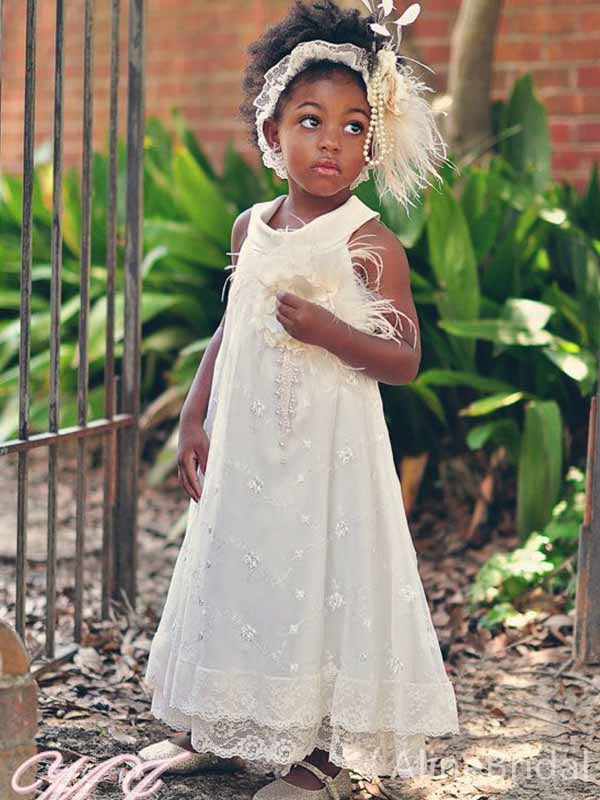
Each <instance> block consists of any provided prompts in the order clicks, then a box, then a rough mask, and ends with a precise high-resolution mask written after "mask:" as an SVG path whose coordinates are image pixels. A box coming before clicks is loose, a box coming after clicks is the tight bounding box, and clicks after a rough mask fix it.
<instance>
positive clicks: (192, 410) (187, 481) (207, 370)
mask: <svg viewBox="0 0 600 800" xmlns="http://www.w3.org/2000/svg"><path fill="white" fill-rule="evenodd" d="M248 219H249V212H247V211H245V212H244V213H243V214H240V216H239V217H238V218H237V219H236V221H235V223H234V225H233V229H232V231H231V251H232V264H233V265H235V264H236V263H237V255H236V254H237V253H238V252H239V250H240V247H241V246H242V243H243V241H244V239H245V238H246V234H247V231H248ZM224 324H225V314H223V318H222V319H221V322H220V323H219V327H218V328H217V330H216V331H215V332H214V334H213V337H212V339H211V340H210V344H209V345H208V347H207V348H206V350H205V351H204V354H203V356H202V359H201V361H200V366H199V367H198V370H197V371H196V374H195V375H194V380H193V381H192V385H191V386H190V390H189V392H188V394H187V397H186V398H185V402H184V404H183V407H182V409H181V414H180V420H179V441H178V443H177V473H178V476H179V482H180V484H181V485H182V486H183V488H184V490H185V491H186V493H187V494H188V495H189V496H190V497H191V498H192V500H194V501H195V502H196V503H197V502H198V501H199V499H200V496H201V494H202V489H201V487H200V481H199V480H198V473H197V471H196V470H197V467H198V465H200V469H201V470H202V472H203V473H205V472H206V463H207V461H208V451H209V447H210V442H209V439H208V435H207V433H206V431H205V430H204V422H205V420H206V412H207V410H208V403H209V400H210V394H211V390H212V381H213V375H214V371H215V361H216V360H217V355H218V354H219V349H220V347H221V341H222V339H223V327H224Z"/></svg>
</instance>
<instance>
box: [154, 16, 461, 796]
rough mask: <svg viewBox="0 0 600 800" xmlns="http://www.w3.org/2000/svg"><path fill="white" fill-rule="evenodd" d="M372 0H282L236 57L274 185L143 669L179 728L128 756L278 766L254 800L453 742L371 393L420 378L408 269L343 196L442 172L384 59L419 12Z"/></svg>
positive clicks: (421, 121) (407, 186)
mask: <svg viewBox="0 0 600 800" xmlns="http://www.w3.org/2000/svg"><path fill="white" fill-rule="evenodd" d="M415 5H416V4H415ZM388 6H390V7H391V2H390V3H389V4H388V3H387V2H384V3H382V7H381V8H377V9H372V11H373V13H372V14H371V16H370V17H366V16H362V15H361V14H360V13H359V12H358V11H356V10H354V11H346V10H341V9H340V8H339V7H338V6H337V5H336V4H335V3H334V2H331V0H323V2H319V3H316V4H315V5H313V6H311V5H307V4H305V3H303V2H300V1H299V0H298V1H297V2H296V4H295V6H294V7H293V9H292V10H291V12H290V13H289V15H288V16H287V17H286V18H285V19H284V20H283V21H282V22H280V23H279V24H278V25H276V26H274V27H272V28H271V29H270V30H268V31H267V32H266V33H265V34H264V35H263V36H262V38H260V39H259V40H258V41H257V42H256V43H254V44H253V45H252V47H251V48H250V55H251V60H250V63H249V65H248V67H247V70H246V74H245V79H244V89H245V95H246V97H245V101H244V103H243V105H242V107H241V110H242V112H243V114H244V116H245V118H246V119H247V120H248V122H249V123H250V125H251V130H252V131H253V140H254V141H255V142H256V143H257V144H258V146H259V147H260V149H261V151H262V153H263V159H264V162H265V164H267V165H268V166H269V167H272V168H273V169H275V170H276V172H277V174H278V175H280V176H281V177H286V178H287V180H288V187H289V188H288V194H286V195H282V196H279V197H277V198H275V199H274V200H271V201H268V202H264V203H258V204H256V205H254V206H253V207H252V208H251V209H249V210H248V211H246V212H244V213H243V214H241V215H240V217H239V218H238V219H237V220H236V222H235V224H234V226H233V231H232V251H233V255H234V258H233V261H234V264H233V265H232V267H231V268H232V275H231V276H230V277H231V278H232V282H231V286H230V292H229V298H228V307H227V313H226V315H225V317H224V320H223V321H222V322H221V324H220V326H219V328H218V330H217V332H216V333H215V335H214V337H213V340H212V342H211V345H210V346H209V348H208V349H207V351H206V353H205V355H204V357H203V359H202V363H201V365H200V368H199V370H198V373H197V375H196V377H195V379H194V383H193V385H192V387H191V389H190V392H189V395H188V397H187V398H186V401H185V404H184V407H183V410H182V413H181V427H180V440H179V447H178V467H179V475H180V480H181V483H182V485H183V487H184V489H185V491H186V492H187V494H188V495H189V496H190V498H191V501H190V509H189V517H188V525H187V530H186V534H185V538H184V541H183V544H182V546H181V550H180V552H179V554H178V558H177V562H176V565H175V568H174V573H173V577H172V581H171V585H170V588H169V592H168V596H167V599H166V604H165V607H164V610H163V614H162V617H161V620H160V624H159V626H158V630H157V632H156V635H155V637H154V639H153V642H152V647H151V651H150V655H149V661H148V666H147V671H146V676H145V677H146V680H147V682H148V685H149V686H150V687H151V688H152V689H153V699H152V712H153V714H154V715H155V716H156V717H158V718H160V719H162V720H164V721H165V722H166V723H168V725H169V726H171V727H172V728H174V729H176V730H179V731H184V732H186V734H184V735H181V736H176V737H174V738H172V739H168V740H165V741H163V742H158V743H157V744H154V745H150V746H149V747H147V748H144V750H142V751H141V752H140V756H141V757H142V758H170V757H172V756H174V755H177V754H184V753H186V754H187V755H185V756H183V758H182V761H181V762H179V764H178V767H177V771H179V772H182V771H189V770H191V769H197V768H199V767H204V766H209V765H212V764H220V765H222V766H227V767H232V768H236V767H239V766H240V765H241V764H243V763H250V762H251V763H253V764H257V765H259V766H261V767H263V768H266V769H268V770H271V771H273V772H274V773H275V774H276V775H277V774H279V777H277V779H276V780H275V781H273V782H271V783H269V784H268V785H267V786H265V787H263V788H262V789H260V790H259V791H258V792H257V793H256V794H255V795H254V798H255V800H267V799H268V798H292V797H293V798H307V799H308V798H313V799H314V800H319V798H326V797H333V798H342V799H344V800H345V798H349V797H350V794H351V783H350V772H349V771H350V769H352V770H354V771H356V772H358V773H361V774H362V775H364V776H370V777H374V778H376V776H379V775H391V774H394V775H407V774H414V770H415V769H418V767H419V765H422V764H423V762H422V761H421V760H420V759H421V757H422V755H423V744H424V736H425V735H434V736H435V735H440V734H444V733H449V732H450V733H452V732H453V733H457V732H458V724H457V711H456V702H455V697H454V692H453V687H452V685H451V683H450V681H449V679H448V677H447V675H446V672H445V669H444V664H443V660H442V656H441V652H440V648H439V642H438V639H437V637H436V633H435V630H434V628H433V624H432V621H431V617H430V613H429V608H428V604H427V599H426V596H425V593H424V590H423V587H422V584H421V581H420V577H419V573H418V565H417V558H416V553H415V549H414V546H413V544H412V540H411V536H410V532H409V529H408V526H407V521H406V515H405V512H404V507H403V503H402V492H401V488H400V485H399V483H398V478H397V475H396V471H395V467H394V461H393V457H392V450H391V444H390V440H389V434H388V431H387V428H386V425H385V418H384V413H383V408H382V403H381V397H380V394H379V388H378V382H379V381H382V382H384V383H388V384H392V385H402V384H406V383H409V382H410V381H412V380H413V379H414V378H415V376H416V375H417V372H418V369H419V363H420V359H421V342H420V336H419V324H418V320H417V314H416V311H415V307H414V303H413V299H412V295H411V290H410V278H409V266H408V263H407V260H406V255H405V253H404V250H403V248H402V246H401V244H400V243H399V241H398V239H397V238H396V236H395V235H394V234H393V233H391V232H390V231H389V230H388V229H387V228H385V227H384V226H383V225H382V224H381V223H380V222H379V215H378V213H377V212H375V211H373V210H371V209H370V208H369V207H368V206H366V205H365V204H364V203H363V202H362V201H361V200H359V199H358V198H357V197H356V196H355V195H353V194H352V192H351V190H352V189H353V188H354V187H355V186H356V185H358V183H360V182H361V181H362V180H364V179H365V178H367V177H369V174H370V171H371V170H374V177H375V181H376V185H377V188H378V190H379V191H380V193H381V194H384V193H386V192H388V193H390V194H391V196H392V197H393V198H395V199H396V200H398V201H399V202H401V203H403V204H405V205H408V204H410V202H411V196H412V195H413V194H414V193H415V191H417V190H418V189H420V188H422V187H423V185H424V184H425V183H427V182H428V181H427V175H428V173H429V174H435V175H437V173H436V171H435V165H436V163H439V162H440V161H441V160H445V149H444V143H443V141H442V140H441V138H440V137H439V133H438V131H437V129H436V126H435V123H434V120H433V117H432V114H431V111H430V108H429V105H428V104H427V103H426V102H425V100H424V99H423V97H422V96H421V95H422V90H423V88H424V86H423V84H421V83H419V82H418V81H417V80H416V79H415V78H413V77H412V74H411V70H410V68H409V67H407V66H406V64H405V63H404V62H403V61H402V60H400V59H399V58H398V57H397V55H396V53H395V51H394V49H393V48H392V46H391V45H392V43H393V41H394V40H395V39H394V37H393V36H391V35H390V32H391V33H394V28H396V29H397V31H398V32H399V31H401V27H402V24H407V23H408V22H410V21H412V19H414V18H415V17H416V15H417V13H418V10H419V8H418V5H416V7H414V6H411V7H410V8H409V9H408V10H407V12H405V14H404V15H403V16H402V17H401V19H400V23H401V24H399V25H397V26H396V25H394V24H393V23H391V22H387V23H386V20H385V13H384V12H386V11H389V10H390V9H389V8H388ZM399 38H400V37H399V36H397V37H396V39H397V40H399ZM438 177H439V176H438ZM174 769H175V767H174Z"/></svg>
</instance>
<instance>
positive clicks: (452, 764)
mask: <svg viewBox="0 0 600 800" xmlns="http://www.w3.org/2000/svg"><path fill="white" fill-rule="evenodd" d="M589 753H590V751H589V750H586V749H585V748H584V749H583V763H582V762H581V761H578V760H577V759H575V758H569V757H565V756H561V757H560V759H557V754H556V750H555V749H554V748H552V750H551V756H550V757H540V758H517V759H510V760H508V759H502V760H501V759H499V758H498V757H497V756H494V755H493V754H492V753H489V752H488V756H487V763H486V762H485V761H483V760H482V759H478V761H479V764H480V765H481V766H475V765H473V764H470V763H469V762H466V763H464V764H463V768H462V772H463V773H466V772H477V773H479V774H482V773H483V774H486V775H487V776H488V777H491V776H498V777H500V778H506V777H508V776H509V775H510V777H511V779H512V780H513V781H514V780H516V778H517V775H524V776H526V777H527V778H528V779H531V778H532V777H533V776H534V775H535V776H537V778H539V780H540V781H553V782H555V781H558V780H562V781H574V780H575V781H577V780H581V781H585V782H587V781H590V778H589V773H588V767H589ZM436 764H437V765H438V766H437V770H436ZM509 770H510V772H509ZM459 772H460V767H459V764H458V762H457V760H456V759H455V758H442V759H439V758H435V759H427V761H426V754H425V750H424V749H421V750H420V751H419V757H418V765H417V760H416V759H414V758H412V759H409V758H408V757H407V756H406V754H405V755H404V757H402V756H401V757H400V758H399V759H398V760H397V761H396V764H395V766H394V771H393V772H392V774H391V775H390V778H391V779H392V780H393V779H394V778H415V777H417V776H424V775H429V776H430V777H432V778H433V777H437V778H438V779H439V777H440V773H441V775H444V774H446V773H450V774H449V775H448V777H451V775H452V774H453V775H455V776H456V775H458V774H459Z"/></svg>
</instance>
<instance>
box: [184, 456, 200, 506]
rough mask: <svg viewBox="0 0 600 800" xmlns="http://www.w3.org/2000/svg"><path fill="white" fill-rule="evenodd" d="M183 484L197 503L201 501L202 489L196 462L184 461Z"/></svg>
mask: <svg viewBox="0 0 600 800" xmlns="http://www.w3.org/2000/svg"><path fill="white" fill-rule="evenodd" d="M181 482H182V483H183V488H184V489H185V491H186V492H187V494H188V495H189V496H190V497H191V498H192V499H193V500H195V501H196V502H198V500H199V499H200V494H201V491H202V490H201V488H200V482H199V481H198V476H197V475H196V468H195V465H194V462H192V463H190V461H184V463H183V468H182V469H181Z"/></svg>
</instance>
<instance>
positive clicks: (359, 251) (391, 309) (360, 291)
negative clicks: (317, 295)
mask: <svg viewBox="0 0 600 800" xmlns="http://www.w3.org/2000/svg"><path fill="white" fill-rule="evenodd" d="M372 236H373V234H363V235H362V236H357V237H355V239H354V240H353V241H352V242H350V243H349V244H348V251H349V253H350V259H351V262H352V267H353V275H354V290H355V294H356V297H355V302H353V303H352V305H351V307H350V308H346V309H345V311H346V314H345V316H344V319H345V321H346V322H348V323H349V324H350V325H353V326H354V327H356V328H358V329H359V330H362V331H364V332H365V333H370V334H373V335H376V336H380V337H381V338H382V339H393V340H394V341H396V342H397V343H398V344H402V342H404V343H406V344H408V345H409V346H410V347H412V349H413V350H414V349H415V347H416V345H417V329H416V326H415V323H414V322H413V321H412V320H411V319H410V317H409V316H407V315H406V314H404V313H403V312H402V311H400V310H399V309H397V308H396V306H395V305H394V303H393V302H392V301H391V300H389V299H387V298H385V297H382V295H381V294H380V292H379V286H380V281H381V275H382V273H383V259H382V257H381V254H380V253H379V252H378V251H379V250H383V249H384V248H383V247H381V245H374V244H369V243H368V242H365V241H364V240H365V239H367V238H371V237H372ZM364 262H370V263H372V264H373V265H374V266H375V269H376V270H377V276H376V280H375V287H376V288H375V289H371V288H369V287H368V286H367V283H366V278H367V277H368V276H367V271H366V269H365V267H364ZM356 270H361V271H362V272H363V274H364V275H365V280H363V279H362V278H361V277H360V275H358V274H357V273H356ZM348 316H350V317H351V319H348V318H347V317H348ZM388 316H392V317H393V322H390V320H389V319H388ZM406 323H408V325H406ZM406 327H408V331H406Z"/></svg>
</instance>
